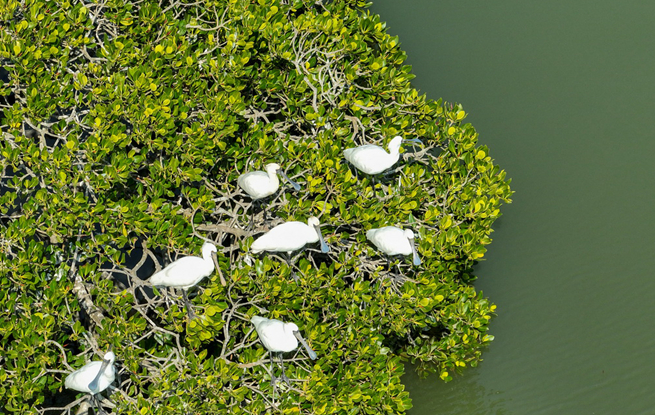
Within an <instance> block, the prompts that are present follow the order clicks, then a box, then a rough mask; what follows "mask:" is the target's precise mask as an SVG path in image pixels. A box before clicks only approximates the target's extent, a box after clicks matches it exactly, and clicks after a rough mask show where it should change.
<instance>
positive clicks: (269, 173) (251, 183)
mask: <svg viewBox="0 0 655 415" xmlns="http://www.w3.org/2000/svg"><path fill="white" fill-rule="evenodd" d="M278 174H279V175H280V176H282V177H283V178H284V179H286V180H287V181H288V182H289V184H291V186H293V188H294V189H295V190H296V191H298V190H300V185H299V184H298V183H296V182H294V181H293V180H291V179H290V178H289V176H287V175H286V173H285V172H284V170H282V168H280V165H279V164H277V163H269V164H267V165H266V171H265V172H264V171H259V170H257V171H251V172H248V173H244V174H242V175H241V176H239V178H238V179H237V184H238V185H239V187H241V188H242V189H243V190H244V191H245V192H246V193H248V196H250V198H251V199H252V200H253V204H259V202H260V200H261V199H263V198H265V197H268V196H270V195H272V194H273V193H275V192H277V189H278V188H279V187H280V181H279V180H278V178H277V175H278ZM265 218H266V210H264V219H265ZM250 221H251V225H252V216H251V218H250Z"/></svg>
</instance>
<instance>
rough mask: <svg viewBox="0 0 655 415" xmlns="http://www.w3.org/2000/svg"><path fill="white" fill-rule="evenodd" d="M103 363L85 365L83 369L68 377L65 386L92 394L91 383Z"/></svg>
mask: <svg viewBox="0 0 655 415" xmlns="http://www.w3.org/2000/svg"><path fill="white" fill-rule="evenodd" d="M101 365H102V362H90V363H87V364H86V365H84V366H83V367H81V368H79V369H77V370H76V371H75V372H73V373H71V374H70V375H68V376H66V381H65V382H64V385H65V386H66V388H68V389H73V390H76V391H79V392H87V393H91V390H90V389H89V383H91V381H93V379H94V378H95V377H96V375H97V374H98V371H99V370H100V366H101Z"/></svg>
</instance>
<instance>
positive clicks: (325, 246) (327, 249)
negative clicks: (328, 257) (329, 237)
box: [314, 225, 330, 254]
mask: <svg viewBox="0 0 655 415" xmlns="http://www.w3.org/2000/svg"><path fill="white" fill-rule="evenodd" d="M314 229H316V233H317V234H318V240H319V242H320V243H321V252H323V253H324V254H327V253H328V252H330V247H329V246H328V244H326V243H325V239H323V234H322V233H321V228H320V227H319V226H318V225H314Z"/></svg>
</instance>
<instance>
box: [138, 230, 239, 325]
mask: <svg viewBox="0 0 655 415" xmlns="http://www.w3.org/2000/svg"><path fill="white" fill-rule="evenodd" d="M216 252H217V250H216V245H214V244H212V243H211V242H205V243H204V244H202V258H200V257H197V256H185V257H182V258H179V259H177V260H175V261H173V262H171V263H170V264H168V265H167V266H166V268H164V269H162V270H161V271H159V272H157V273H155V274H154V275H153V276H152V277H150V283H151V284H152V285H153V286H154V287H171V288H180V289H182V297H183V298H184V303H185V305H186V309H187V314H188V315H189V319H192V318H194V317H195V314H194V312H193V309H192V308H191V303H190V302H189V298H188V297H187V293H186V292H187V290H188V289H190V288H191V287H193V286H195V285H196V284H198V283H199V282H200V281H201V280H202V279H203V278H205V277H208V276H210V275H211V273H212V272H213V271H214V269H216V270H219V266H218V259H217V258H216ZM218 275H219V277H220V278H221V284H222V285H223V286H225V285H227V284H226V282H225V279H224V278H223V274H221V273H220V272H219V274H218Z"/></svg>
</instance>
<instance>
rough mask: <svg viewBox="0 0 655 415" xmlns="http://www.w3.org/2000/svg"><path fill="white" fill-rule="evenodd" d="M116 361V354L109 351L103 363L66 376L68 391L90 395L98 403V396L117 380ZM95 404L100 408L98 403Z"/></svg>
mask: <svg viewBox="0 0 655 415" xmlns="http://www.w3.org/2000/svg"><path fill="white" fill-rule="evenodd" d="M115 360H116V355H115V354H114V352H112V351H108V352H107V353H105V356H104V357H103V359H102V360H101V361H95V362H89V363H87V364H86V365H84V366H82V367H81V368H79V369H77V370H76V371H74V372H73V373H71V374H70V375H68V376H66V380H65V381H64V385H65V386H66V388H67V389H73V390H76V391H78V392H86V393H90V394H91V396H92V398H93V400H94V401H96V394H98V393H100V392H102V391H104V390H105V389H107V388H108V387H109V385H111V384H112V383H113V382H114V379H115V378H116V369H115V368H114V361H115ZM95 403H96V406H97V407H98V408H100V405H98V403H97V401H96V402H95ZM100 410H101V411H102V409H100Z"/></svg>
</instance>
